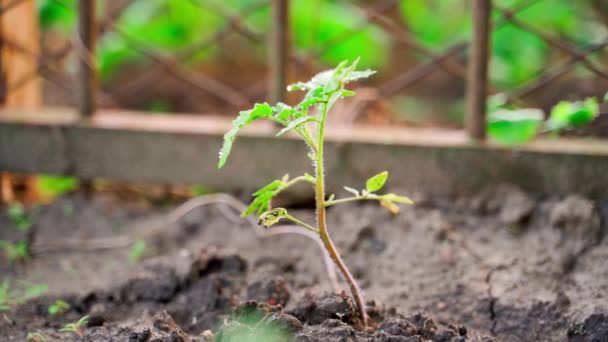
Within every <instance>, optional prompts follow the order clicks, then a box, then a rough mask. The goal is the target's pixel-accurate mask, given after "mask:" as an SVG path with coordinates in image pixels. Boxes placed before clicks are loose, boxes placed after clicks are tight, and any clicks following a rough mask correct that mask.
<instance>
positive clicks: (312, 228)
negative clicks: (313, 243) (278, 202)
mask: <svg viewBox="0 0 608 342" xmlns="http://www.w3.org/2000/svg"><path fill="white" fill-rule="evenodd" d="M285 218H286V219H288V220H289V221H291V222H293V223H295V224H297V225H300V226H302V227H304V228H306V229H308V230H310V231H312V232H313V233H316V234H319V230H318V229H317V228H315V227H313V226H311V225H309V224H308V223H306V222H304V221H300V220H298V219H297V218H295V217H293V216H291V215H289V214H287V216H285Z"/></svg>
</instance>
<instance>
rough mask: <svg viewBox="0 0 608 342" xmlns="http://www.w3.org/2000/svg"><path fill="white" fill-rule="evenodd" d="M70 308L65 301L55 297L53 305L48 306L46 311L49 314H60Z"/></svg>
mask: <svg viewBox="0 0 608 342" xmlns="http://www.w3.org/2000/svg"><path fill="white" fill-rule="evenodd" d="M68 310H70V304H68V303H66V302H65V301H63V300H61V299H57V300H56V301H55V303H53V305H51V306H49V309H48V312H49V315H51V316H55V315H61V314H64V313H66V312H67V311H68Z"/></svg>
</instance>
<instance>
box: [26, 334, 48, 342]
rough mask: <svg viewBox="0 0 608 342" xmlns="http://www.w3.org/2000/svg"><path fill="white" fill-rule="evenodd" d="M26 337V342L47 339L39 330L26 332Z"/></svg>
mask: <svg viewBox="0 0 608 342" xmlns="http://www.w3.org/2000/svg"><path fill="white" fill-rule="evenodd" d="M26 339H27V340H28V342H46V341H48V339H47V338H46V336H45V335H43V334H42V333H39V332H28V333H27V337H26Z"/></svg>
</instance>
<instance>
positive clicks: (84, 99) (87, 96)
mask: <svg viewBox="0 0 608 342" xmlns="http://www.w3.org/2000/svg"><path fill="white" fill-rule="evenodd" d="M95 14H96V1H95V0H79V1H78V36H77V38H76V39H77V46H76V49H77V51H78V53H79V55H80V63H79V70H78V88H79V93H78V112H79V114H80V116H81V117H83V118H88V117H91V116H93V114H94V113H95V111H96V110H97V70H96V67H95V65H96V62H95V47H96V44H97V22H96V20H95V19H96V15H95Z"/></svg>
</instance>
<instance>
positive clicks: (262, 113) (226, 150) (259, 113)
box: [218, 103, 273, 169]
mask: <svg viewBox="0 0 608 342" xmlns="http://www.w3.org/2000/svg"><path fill="white" fill-rule="evenodd" d="M272 113H273V108H272V107H271V106H270V105H269V104H268V103H261V104H260V103H258V104H256V105H255V106H254V107H253V109H250V110H245V111H242V112H240V113H239V116H238V117H237V118H236V119H235V120H234V121H232V126H234V127H233V128H232V129H231V130H230V131H228V133H226V134H225V135H224V145H223V146H222V149H221V150H220V155H219V158H220V160H219V163H218V168H220V169H221V168H222V167H223V166H224V164H226V161H227V160H228V156H229V155H230V151H231V150H232V144H233V143H234V141H235V140H236V135H237V134H238V133H239V131H240V130H241V129H242V128H243V127H245V126H247V125H249V124H250V123H252V122H253V121H255V120H257V119H260V118H267V117H270V116H272Z"/></svg>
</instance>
